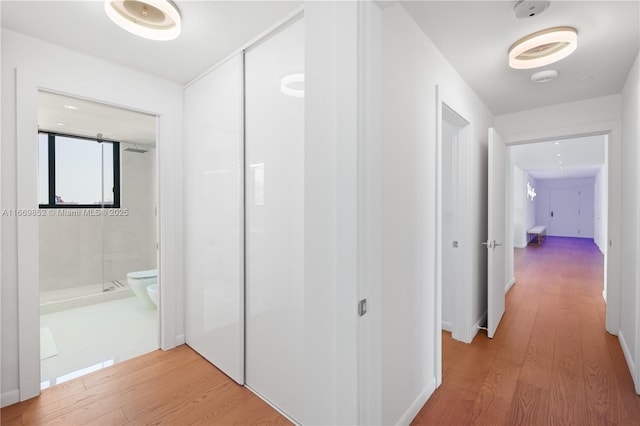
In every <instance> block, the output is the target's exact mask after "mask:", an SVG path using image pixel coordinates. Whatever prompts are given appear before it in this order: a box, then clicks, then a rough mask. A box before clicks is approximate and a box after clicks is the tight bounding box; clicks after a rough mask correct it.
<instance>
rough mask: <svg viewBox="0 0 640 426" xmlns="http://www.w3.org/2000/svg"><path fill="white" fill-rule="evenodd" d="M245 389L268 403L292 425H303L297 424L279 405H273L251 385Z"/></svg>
mask: <svg viewBox="0 0 640 426" xmlns="http://www.w3.org/2000/svg"><path fill="white" fill-rule="evenodd" d="M244 387H245V388H247V389H249V390H250V391H251V392H252V393H253V394H254V395H255V396H257V397H258V398H260V399H261V400H263V401H264V402H266V403H267V404H268V405H269V406H270V407H271V408H273V409H274V410H276V411H277V412H278V413H280V414H281V415H282V416H283V417H284V418H286V419H287V420H289V421H290V422H291V423H293V424H294V425H301V424H302V423H299V422H297V421H296V420H295V419H294V418H293V417H291V416H290V415H288V414H287V413H285V412H284V411H282V410H281V409H280V408H279V407H278V406H277V405H275V404H274V403H272V402H271V401H269V400H268V399H267V398H265V397H264V396H263V395H262V394H261V393H260V392H258V391H257V390H255V389H254V388H252V387H251V386H249V385H246V384H245V385H244Z"/></svg>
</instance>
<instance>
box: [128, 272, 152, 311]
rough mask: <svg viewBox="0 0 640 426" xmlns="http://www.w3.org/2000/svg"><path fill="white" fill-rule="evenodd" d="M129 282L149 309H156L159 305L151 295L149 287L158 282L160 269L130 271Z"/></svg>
mask: <svg viewBox="0 0 640 426" xmlns="http://www.w3.org/2000/svg"><path fill="white" fill-rule="evenodd" d="M127 282H128V283H129V287H131V290H133V292H134V293H135V295H136V296H137V297H138V300H140V302H141V303H142V304H143V305H144V306H145V307H146V308H147V309H156V308H157V305H156V304H155V303H154V302H153V301H152V300H151V298H150V297H149V293H148V291H147V287H149V286H150V285H152V284H157V283H158V270H157V269H149V270H147V271H137V272H129V273H128V274H127Z"/></svg>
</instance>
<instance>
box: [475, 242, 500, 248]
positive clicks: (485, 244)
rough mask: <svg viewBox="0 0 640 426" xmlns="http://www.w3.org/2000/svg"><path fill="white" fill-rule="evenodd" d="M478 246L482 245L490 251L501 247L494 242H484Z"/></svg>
mask: <svg viewBox="0 0 640 426" xmlns="http://www.w3.org/2000/svg"><path fill="white" fill-rule="evenodd" d="M480 244H482V245H483V246H487V248H490V249H494V248H496V247H500V246H501V245H502V243H496V240H493V241H485V242H483V243H480Z"/></svg>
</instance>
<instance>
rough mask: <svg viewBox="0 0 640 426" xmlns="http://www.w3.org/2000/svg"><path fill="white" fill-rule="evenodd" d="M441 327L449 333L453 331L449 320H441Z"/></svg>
mask: <svg viewBox="0 0 640 426" xmlns="http://www.w3.org/2000/svg"><path fill="white" fill-rule="evenodd" d="M442 329H443V330H444V331H448V332H449V333H453V323H452V322H451V321H442Z"/></svg>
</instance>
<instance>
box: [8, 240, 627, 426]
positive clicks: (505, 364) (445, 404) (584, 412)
mask: <svg viewBox="0 0 640 426" xmlns="http://www.w3.org/2000/svg"><path fill="white" fill-rule="evenodd" d="M515 260H516V285H514V286H513V287H512V289H511V290H510V291H509V293H508V294H507V299H506V311H505V314H504V317H503V319H502V321H501V324H500V326H499V328H498V331H497V333H496V336H495V338H494V339H493V340H489V339H488V338H487V337H486V334H485V333H481V334H479V335H478V336H477V337H476V338H475V339H474V341H473V343H472V344H471V345H467V344H464V343H460V342H457V341H454V340H453V339H451V336H450V335H449V334H448V333H444V336H443V366H444V368H443V384H442V386H441V387H440V388H439V389H437V390H436V392H435V393H434V394H433V396H432V397H431V398H430V400H429V401H428V402H427V403H426V404H425V406H424V407H423V408H422V410H421V411H420V413H419V414H418V415H417V416H416V418H415V419H414V422H413V424H415V425H420V424H425V425H464V424H474V425H483V424H485V425H551V424H553V425H556V424H559V425H560V424H562V425H564V424H573V425H605V424H609V425H611V424H615V425H640V397H638V396H637V395H636V394H635V391H634V387H633V382H632V380H631V376H630V374H629V370H628V369H627V365H626V363H625V359H624V355H623V354H622V350H621V348H620V344H619V343H618V339H617V338H616V337H615V336H611V335H609V334H607V333H606V332H605V330H604V314H605V305H604V302H603V299H602V286H603V284H602V283H603V258H602V255H601V254H600V252H599V251H598V249H597V248H596V246H595V245H594V244H593V242H592V241H590V240H580V239H567V238H553V237H548V238H547V239H546V240H545V242H544V243H543V244H542V245H541V246H539V247H537V246H536V247H533V246H532V247H528V248H526V249H521V250H517V252H516V258H515ZM0 415H1V420H2V426H5V425H6V426H9V425H79V424H91V425H109V426H115V425H147V424H148V425H159V424H166V425H193V424H201V425H216V424H258V423H260V424H286V423H288V422H287V420H286V419H285V418H284V417H282V416H281V415H280V414H278V413H277V412H276V411H275V410H273V409H272V408H271V407H269V406H268V405H267V404H266V403H264V402H263V401H262V400H261V399H259V398H258V397H256V396H255V395H254V394H253V393H251V392H250V391H249V390H247V389H245V388H244V387H242V386H238V385H237V384H235V383H234V382H233V381H231V380H230V379H229V378H228V377H227V376H225V375H224V374H222V373H221V372H220V371H219V370H217V369H216V368H215V367H213V366H211V364H209V363H208V362H207V361H206V360H204V359H203V358H202V357H200V356H199V355H198V354H197V353H195V352H194V351H193V350H191V349H190V348H189V347H187V346H184V345H183V346H180V347H178V348H176V349H173V350H171V351H167V352H163V351H155V352H152V353H150V354H147V355H144V356H141V357H138V358H135V359H132V360H130V361H127V362H123V363H120V364H116V365H115V366H113V367H109V368H106V369H104V370H101V371H98V372H95V373H92V374H90V375H87V376H84V377H81V378H78V379H75V380H72V381H69V382H66V383H63V384H61V385H57V386H54V387H52V388H49V389H46V390H45V391H44V392H43V393H42V395H40V396H39V397H36V398H33V399H30V400H28V401H25V402H22V403H19V404H15V405H12V406H9V407H6V408H3V409H2V411H1V412H0Z"/></svg>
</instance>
